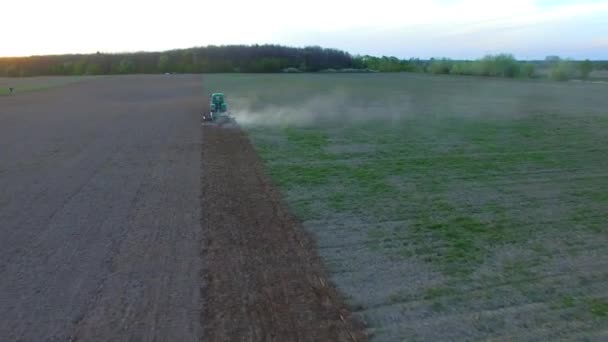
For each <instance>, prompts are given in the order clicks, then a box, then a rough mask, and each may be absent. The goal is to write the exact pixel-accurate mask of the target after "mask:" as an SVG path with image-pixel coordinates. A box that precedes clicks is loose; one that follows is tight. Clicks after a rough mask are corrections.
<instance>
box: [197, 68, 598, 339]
mask: <svg viewBox="0 0 608 342" xmlns="http://www.w3.org/2000/svg"><path fill="white" fill-rule="evenodd" d="M205 83H206V84H207V86H208V87H209V88H210V89H209V90H210V91H224V92H225V93H226V94H227V95H228V101H229V103H230V104H231V106H232V110H233V112H234V114H235V115H236V117H237V120H238V121H239V122H240V123H241V124H242V125H243V126H244V127H246V129H247V131H248V133H249V135H250V138H251V139H252V141H253V142H254V145H255V147H256V149H257V151H258V153H259V154H260V155H261V157H262V159H263V160H264V162H265V166H266V170H267V172H268V173H269V175H270V176H271V178H272V179H273V181H274V182H275V183H276V184H278V185H279V186H280V188H281V190H282V193H283V195H284V197H285V198H286V199H287V201H288V203H289V205H290V207H291V208H292V210H293V211H294V212H295V213H296V215H297V216H298V218H299V219H300V220H301V221H302V222H303V224H304V226H305V227H306V228H307V229H308V230H309V231H310V232H312V233H313V234H314V236H315V237H316V240H317V245H318V248H319V253H320V254H321V256H322V259H323V261H324V263H325V265H326V266H327V267H328V269H329V270H330V273H331V278H332V280H333V281H334V282H335V284H336V285H337V286H338V288H339V290H341V291H342V293H343V294H344V295H345V296H346V297H347V298H348V301H349V304H350V305H351V308H353V309H354V310H355V311H356V312H357V314H358V315H360V316H361V317H362V318H363V319H364V320H365V321H366V322H367V324H368V332H369V333H370V335H371V336H372V337H373V340H374V341H395V340H468V339H488V338H495V339H505V340H551V339H555V338H567V339H580V338H588V339H591V340H603V339H606V338H608V329H607V326H608V285H607V284H608V249H606V245H607V243H608V224H607V223H606V222H607V218H608V196H607V194H608V171H607V170H608V159H607V158H606V157H607V156H608V98H607V97H606V94H607V93H608V86H607V85H605V84H593V83H585V82H583V83H572V82H567V83H553V82H544V81H519V80H500V79H487V78H473V77H432V76H425V75H408V74H385V75H207V76H206V77H205Z"/></svg>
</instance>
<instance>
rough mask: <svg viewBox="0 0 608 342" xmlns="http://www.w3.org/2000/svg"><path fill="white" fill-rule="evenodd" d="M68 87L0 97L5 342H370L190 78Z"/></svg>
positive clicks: (241, 143)
mask: <svg viewBox="0 0 608 342" xmlns="http://www.w3.org/2000/svg"><path fill="white" fill-rule="evenodd" d="M70 80H71V79H65V80H62V79H60V78H52V79H47V78H40V79H38V80H35V79H27V80H22V81H24V82H25V81H27V82H30V83H28V84H29V85H31V86H41V85H45V84H46V85H49V84H51V83H52V84H54V85H64V86H62V87H53V88H47V89H46V91H40V92H18V93H16V94H15V95H14V96H6V97H0V151H2V153H0V279H2V281H0V341H199V340H202V341H236V340H244V341H245V340H247V341H248V340H252V341H258V340H264V341H296V340H297V341H353V337H354V338H356V337H359V338H358V339H357V341H365V336H364V335H363V334H362V330H361V329H360V328H358V325H355V324H354V323H355V322H353V320H351V315H350V314H349V312H348V310H347V309H346V307H345V305H344V303H343V301H341V298H339V297H338V296H337V293H336V291H335V289H334V288H333V287H332V286H331V283H330V282H329V281H328V280H327V278H326V276H325V272H324V270H323V267H322V266H321V262H320V260H319V257H318V255H317V254H316V251H315V250H314V249H313V248H312V245H311V243H310V239H309V238H308V236H307V235H306V234H304V233H303V232H304V230H303V229H302V228H301V227H300V226H299V225H298V224H297V221H296V220H295V219H294V218H293V216H292V215H291V214H290V213H289V211H288V210H287V208H286V207H285V206H284V205H283V203H282V201H281V196H280V195H279V193H278V192H277V191H276V190H275V189H273V187H272V185H271V183H270V182H269V181H268V180H267V179H266V177H265V175H264V172H263V168H262V167H261V164H260V162H259V160H258V157H257V155H256V153H255V151H254V149H253V147H252V146H251V144H250V143H249V141H248V139H247V136H246V135H245V134H244V133H243V132H241V131H240V130H238V129H231V130H226V129H221V128H216V127H204V128H203V129H201V125H200V119H201V113H202V112H203V110H204V108H205V107H206V106H207V103H206V101H207V98H206V96H205V94H204V90H203V87H202V85H201V77H200V76H193V75H171V76H170V77H167V76H152V75H146V76H120V77H102V78H96V79H95V81H91V82H82V83H78V84H74V83H70ZM68 83H70V84H68Z"/></svg>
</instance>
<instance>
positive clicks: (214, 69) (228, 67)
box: [0, 45, 608, 80]
mask: <svg viewBox="0 0 608 342" xmlns="http://www.w3.org/2000/svg"><path fill="white" fill-rule="evenodd" d="M600 69H605V70H608V62H605V61H593V62H591V61H588V60H586V61H573V60H569V59H561V58H559V57H557V56H549V57H547V58H546V59H544V60H540V61H520V60H517V59H516V58H515V57H514V56H513V55H511V54H497V55H487V56H484V57H482V58H480V59H477V60H452V59H448V58H440V59H435V58H431V59H428V60H424V59H417V58H411V59H399V58H397V57H390V56H382V57H376V56H369V55H363V56H360V55H356V56H353V55H351V54H350V53H348V52H345V51H342V50H338V49H328V48H322V47H319V46H309V47H303V48H298V47H288V46H281V45H224V46H213V45H211V46H206V47H195V48H188V49H176V50H170V51H163V52H130V53H103V52H97V53H93V54H66V55H48V56H30V57H3V58H0V77H28V76H51V75H57V76H60V75H64V76H65V75H115V74H158V73H238V72H242V73H278V72H421V73H432V74H453V75H473V76H493V77H508V78H534V77H541V76H542V77H549V78H552V79H555V80H568V79H572V78H581V79H585V78H587V77H589V74H590V73H591V72H592V71H593V70H600Z"/></svg>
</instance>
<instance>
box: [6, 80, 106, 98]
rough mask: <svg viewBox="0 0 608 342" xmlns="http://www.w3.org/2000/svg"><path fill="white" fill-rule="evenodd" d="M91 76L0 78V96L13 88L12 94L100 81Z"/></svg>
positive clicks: (7, 93)
mask: <svg viewBox="0 0 608 342" xmlns="http://www.w3.org/2000/svg"><path fill="white" fill-rule="evenodd" d="M101 78H102V77H93V76H62V77H25V78H9V77H0V96H6V95H9V93H10V91H9V88H13V89H14V90H13V92H14V94H17V93H23V92H31V91H40V90H46V89H51V88H55V87H60V86H65V85H68V84H72V83H78V82H82V81H87V80H92V79H101Z"/></svg>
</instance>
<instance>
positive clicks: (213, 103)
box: [203, 93, 233, 123]
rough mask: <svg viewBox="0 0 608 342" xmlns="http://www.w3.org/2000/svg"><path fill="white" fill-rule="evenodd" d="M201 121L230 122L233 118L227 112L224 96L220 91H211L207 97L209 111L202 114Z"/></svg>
mask: <svg viewBox="0 0 608 342" xmlns="http://www.w3.org/2000/svg"><path fill="white" fill-rule="evenodd" d="M203 121H207V122H218V123H227V122H232V121H233V118H232V117H231V116H230V113H229V112H228V104H227V103H226V96H224V94H222V93H213V94H211V96H210V97H209V113H205V114H203Z"/></svg>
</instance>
